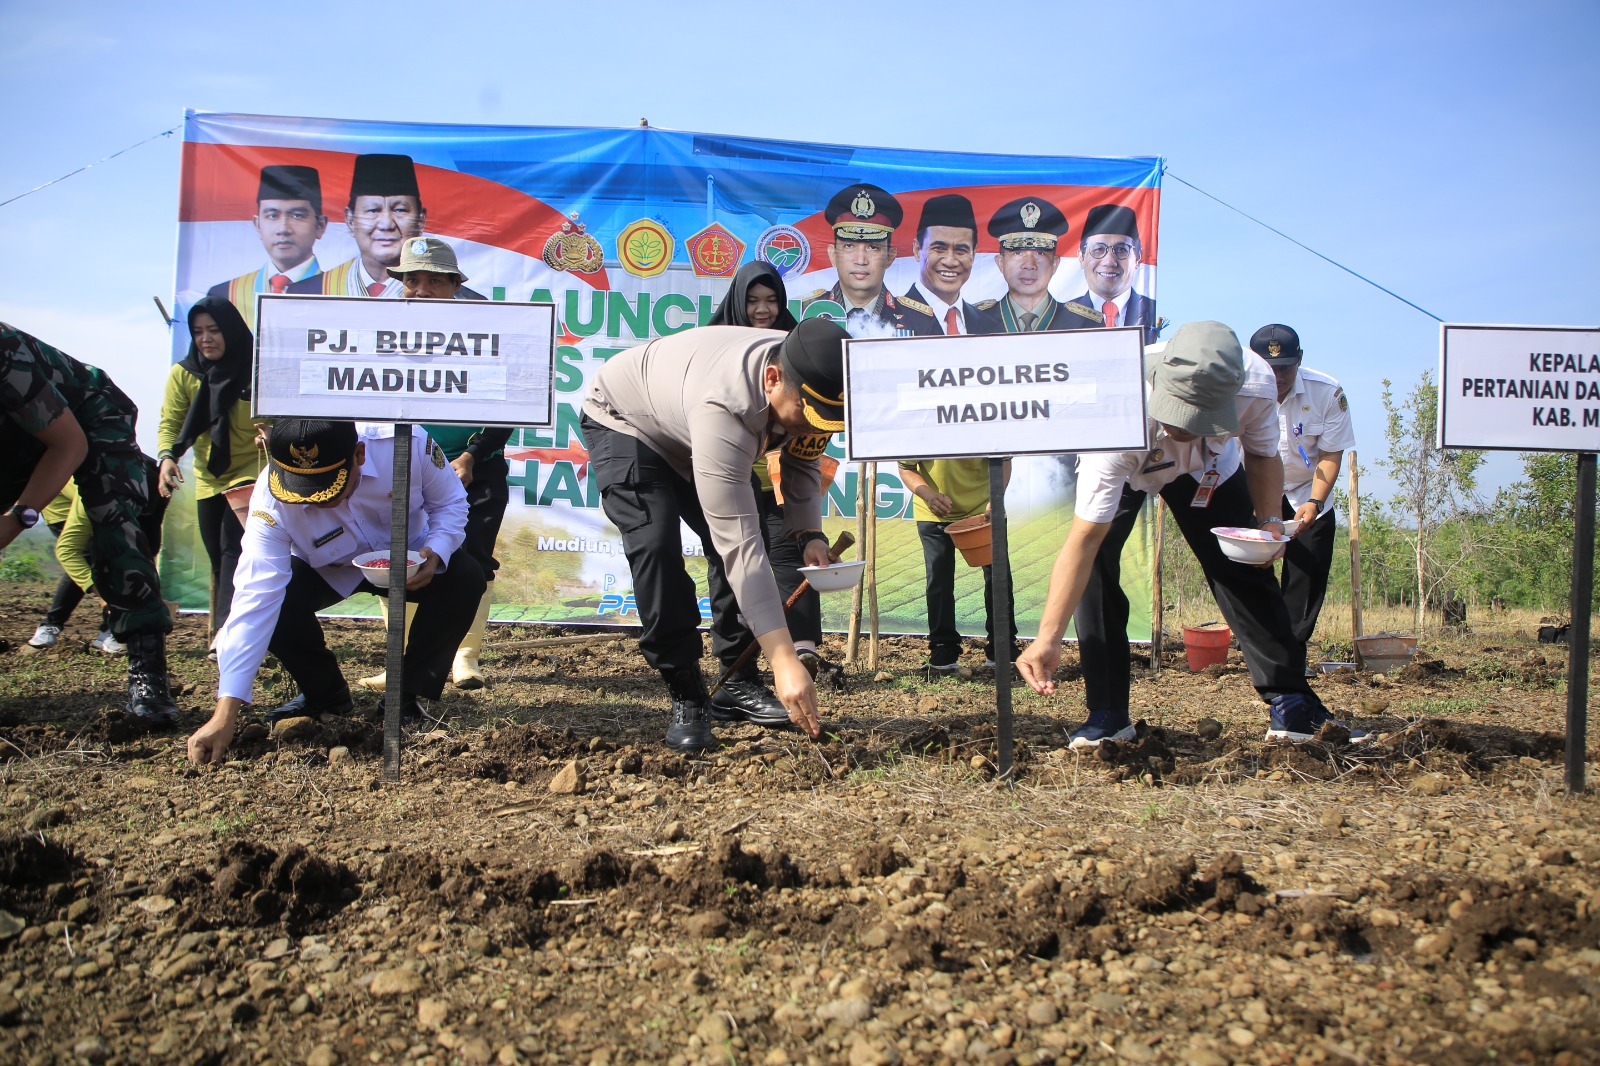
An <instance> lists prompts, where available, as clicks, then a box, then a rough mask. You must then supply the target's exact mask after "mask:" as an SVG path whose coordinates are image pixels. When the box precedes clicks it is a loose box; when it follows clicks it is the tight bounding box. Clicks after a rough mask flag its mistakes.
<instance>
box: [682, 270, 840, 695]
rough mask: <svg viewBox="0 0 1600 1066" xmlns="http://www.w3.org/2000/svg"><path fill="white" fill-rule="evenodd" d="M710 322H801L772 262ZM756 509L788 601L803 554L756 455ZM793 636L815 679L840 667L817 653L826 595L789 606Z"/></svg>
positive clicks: (824, 439) (767, 325)
mask: <svg viewBox="0 0 1600 1066" xmlns="http://www.w3.org/2000/svg"><path fill="white" fill-rule="evenodd" d="M706 325H708V326H752V327H754V328H756V329H778V330H782V331H783V332H785V333H787V332H789V331H790V330H792V329H794V328H795V326H797V325H799V323H798V322H796V321H795V317H794V315H793V314H792V313H791V312H790V311H789V294H788V293H787V292H786V291H785V289H784V287H783V276H782V275H781V274H779V273H778V271H777V269H776V268H775V267H773V266H772V264H770V263H763V262H760V261H757V262H754V263H746V264H745V265H744V266H742V267H740V268H739V272H738V273H736V274H735V275H734V276H733V284H732V285H730V286H729V287H728V295H726V296H725V297H723V299H722V303H721V304H719V305H718V306H717V310H716V313H714V314H713V315H712V316H711V319H710V321H708V322H707V323H706ZM831 436H832V435H831V434H826V433H822V434H817V435H816V436H815V437H805V438H801V439H800V440H797V441H795V442H794V444H796V445H798V446H801V447H805V446H808V445H809V446H813V447H815V448H816V450H817V451H818V452H820V451H821V450H822V449H823V448H825V447H827V443H828V440H829V438H830V437H831ZM755 482H756V509H757V511H758V512H759V513H760V515H761V529H762V534H763V536H762V539H763V540H764V541H765V543H766V547H767V557H768V558H769V559H770V560H772V574H773V576H774V577H776V578H777V579H778V590H779V591H780V592H782V593H783V598H784V600H785V601H786V602H787V601H788V599H789V597H790V596H792V595H794V590H795V589H797V588H799V587H800V582H801V581H803V580H805V577H804V575H803V574H801V573H800V567H802V566H804V565H805V559H804V558H803V557H802V556H801V554H800V544H799V542H798V541H796V540H795V539H794V538H792V537H786V536H784V535H783V505H782V504H780V503H778V495H777V492H776V491H775V490H774V489H773V487H772V477H771V475H769V474H768V473H767V457H766V456H764V455H763V456H758V457H757V459H756V466H755ZM789 634H790V636H792V637H793V638H794V647H795V651H796V652H797V653H798V654H799V656H800V661H801V662H802V663H804V664H805V667H806V669H807V670H809V671H811V675H812V676H813V677H815V676H816V675H817V672H818V669H819V668H825V669H827V671H828V673H829V674H836V673H837V671H838V667H835V666H834V665H833V664H832V663H828V662H826V661H825V660H824V659H823V658H822V656H821V655H820V654H819V653H818V652H817V642H818V641H819V640H821V639H822V599H821V597H819V596H818V595H817V591H816V590H815V589H807V590H806V594H805V595H804V596H801V597H800V599H799V600H797V601H796V602H795V605H794V606H793V607H792V608H790V609H789Z"/></svg>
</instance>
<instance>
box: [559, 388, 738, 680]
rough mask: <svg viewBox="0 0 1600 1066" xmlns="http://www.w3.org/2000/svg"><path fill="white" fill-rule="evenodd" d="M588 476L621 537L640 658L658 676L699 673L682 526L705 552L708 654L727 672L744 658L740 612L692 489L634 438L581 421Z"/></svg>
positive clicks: (696, 606) (695, 600)
mask: <svg viewBox="0 0 1600 1066" xmlns="http://www.w3.org/2000/svg"><path fill="white" fill-rule="evenodd" d="M581 428H582V430H583V439H584V442H585V443H586V444H587V445H588V447H589V476H590V477H592V478H594V479H595V484H596V485H597V486H598V487H599V489H600V507H601V509H602V510H604V511H605V514H606V517H607V518H609V519H610V520H611V524H612V525H614V526H616V527H617V529H618V531H620V532H621V533H622V551H623V554H624V555H625V556H626V557H627V560H628V569H629V570H631V571H632V572H633V597H634V602H635V603H636V604H637V605H638V608H639V625H640V633H639V650H640V651H641V652H643V653H644V658H645V661H646V662H648V663H649V664H650V665H651V666H652V667H654V668H655V669H657V670H686V669H690V668H693V669H696V670H698V669H699V668H700V655H701V652H702V650H703V648H704V644H703V642H702V641H701V639H700V600H699V597H698V595H696V592H695V584H694V578H692V577H690V576H689V571H688V569H687V568H686V567H685V566H684V555H683V532H682V530H681V529H680V528H679V525H678V523H679V522H680V521H681V522H682V523H683V524H684V525H687V526H688V527H689V528H690V529H692V530H694V532H695V533H697V534H698V535H699V537H700V543H701V544H702V545H704V547H705V553H706V573H707V580H708V582H709V584H710V587H711V617H712V631H711V635H712V648H713V650H715V652H716V653H717V657H718V658H719V659H721V660H722V663H723V665H724V666H725V667H726V666H731V665H732V664H733V661H734V660H735V659H737V658H738V657H739V653H740V652H741V651H743V650H744V645H745V643H746V642H745V641H742V640H741V635H742V634H746V633H748V632H749V630H748V629H747V628H746V627H745V625H744V623H742V622H741V621H739V614H738V611H739V607H738V603H737V601H736V600H735V599H734V595H733V589H732V587H731V586H730V585H729V584H728V579H727V574H726V572H725V571H724V570H723V568H722V557H721V556H719V555H718V554H717V550H716V548H715V547H714V546H713V545H712V543H711V531H710V529H709V528H708V527H707V525H706V516H705V512H704V511H703V510H702V509H701V507H700V496H699V493H697V492H696V491H695V487H694V483H693V482H691V481H688V480H685V479H684V478H683V477H681V476H679V474H678V473H677V471H675V470H673V469H672V466H671V465H670V464H669V463H668V462H667V461H666V460H665V459H663V458H662V457H661V456H660V455H658V454H656V452H655V450H654V449H652V448H651V447H650V446H649V445H648V444H645V443H644V442H643V441H641V440H639V439H638V438H637V437H630V436H628V435H627V434H626V433H618V432H616V431H615V430H613V429H609V428H607V427H606V426H602V425H600V423H598V422H596V421H594V420H593V419H591V418H588V417H585V418H584V419H583V421H582V423H581Z"/></svg>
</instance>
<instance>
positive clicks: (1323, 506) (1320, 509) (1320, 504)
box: [1306, 496, 1328, 514]
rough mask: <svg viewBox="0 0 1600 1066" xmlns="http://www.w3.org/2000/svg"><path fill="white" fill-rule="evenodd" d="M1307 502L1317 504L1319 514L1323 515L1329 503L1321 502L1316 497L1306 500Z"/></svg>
mask: <svg viewBox="0 0 1600 1066" xmlns="http://www.w3.org/2000/svg"><path fill="white" fill-rule="evenodd" d="M1306 502H1307V503H1314V504H1316V505H1317V513H1318V514H1321V513H1322V512H1323V511H1324V510H1325V509H1326V508H1327V506H1328V501H1327V500H1319V499H1317V498H1316V497H1315V496H1309V497H1307V498H1306Z"/></svg>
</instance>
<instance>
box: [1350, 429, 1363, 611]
mask: <svg viewBox="0 0 1600 1066" xmlns="http://www.w3.org/2000/svg"><path fill="white" fill-rule="evenodd" d="M1360 485H1361V483H1360V478H1359V476H1358V475H1357V474H1356V452H1355V449H1354V448H1352V449H1350V499H1349V503H1350V514H1349V516H1348V517H1349V522H1350V635H1351V637H1361V636H1365V635H1366V629H1365V628H1364V626H1363V624H1362V621H1361V489H1360Z"/></svg>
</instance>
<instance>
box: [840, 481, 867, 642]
mask: <svg viewBox="0 0 1600 1066" xmlns="http://www.w3.org/2000/svg"><path fill="white" fill-rule="evenodd" d="M866 472H867V465H866V464H865V463H860V464H858V465H857V467H856V543H857V544H859V545H861V557H862V558H863V559H866V560H867V567H866V569H867V573H866V574H863V575H862V581H861V583H860V584H858V585H857V586H856V587H855V588H854V589H852V590H851V592H850V626H849V632H848V633H847V634H846V636H845V642H844V661H845V663H846V664H847V665H853V664H854V663H855V661H856V656H857V653H858V652H859V651H860V646H861V604H862V597H863V596H864V595H865V591H866V590H865V586H866V583H867V581H868V580H869V579H870V578H871V571H872V562H871V560H872V554H871V552H870V551H868V549H867V504H866V499H867V476H866Z"/></svg>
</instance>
